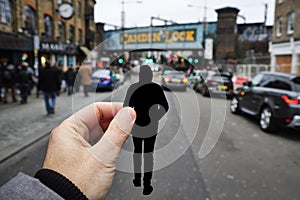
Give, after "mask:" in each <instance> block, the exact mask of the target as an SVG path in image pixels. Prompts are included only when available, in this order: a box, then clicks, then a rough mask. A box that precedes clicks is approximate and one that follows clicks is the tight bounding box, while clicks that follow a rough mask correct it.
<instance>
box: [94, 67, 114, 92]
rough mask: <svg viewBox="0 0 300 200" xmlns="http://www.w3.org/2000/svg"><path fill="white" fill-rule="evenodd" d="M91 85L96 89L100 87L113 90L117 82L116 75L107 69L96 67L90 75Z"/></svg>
mask: <svg viewBox="0 0 300 200" xmlns="http://www.w3.org/2000/svg"><path fill="white" fill-rule="evenodd" d="M91 79H92V81H91V87H92V88H93V89H94V90H95V91H98V90H100V89H108V90H111V91H112V90H113V89H114V88H115V86H116V84H117V82H118V79H117V76H116V74H115V73H114V72H112V71H111V70H109V69H98V70H96V71H94V72H93V74H92V76H91Z"/></svg>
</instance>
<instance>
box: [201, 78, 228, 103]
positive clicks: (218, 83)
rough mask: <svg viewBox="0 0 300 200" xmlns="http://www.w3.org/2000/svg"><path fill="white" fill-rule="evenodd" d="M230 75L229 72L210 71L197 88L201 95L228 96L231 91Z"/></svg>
mask: <svg viewBox="0 0 300 200" xmlns="http://www.w3.org/2000/svg"><path fill="white" fill-rule="evenodd" d="M231 78H232V75H231V74H229V73H211V74H208V76H207V77H206V78H205V79H204V80H203V81H202V83H201V84H199V86H197V87H198V88H197V89H198V90H199V91H200V92H201V93H202V95H203V96H210V95H214V94H225V95H226V97H227V98H230V97H231V95H232V93H233V82H232V80H231Z"/></svg>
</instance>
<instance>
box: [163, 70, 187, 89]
mask: <svg viewBox="0 0 300 200" xmlns="http://www.w3.org/2000/svg"><path fill="white" fill-rule="evenodd" d="M188 81H189V80H188V78H187V77H186V76H185V74H184V73H183V72H181V71H175V70H164V71H163V74H162V81H161V82H162V87H163V88H164V89H167V90H170V89H172V90H182V91H186V88H187V84H188Z"/></svg>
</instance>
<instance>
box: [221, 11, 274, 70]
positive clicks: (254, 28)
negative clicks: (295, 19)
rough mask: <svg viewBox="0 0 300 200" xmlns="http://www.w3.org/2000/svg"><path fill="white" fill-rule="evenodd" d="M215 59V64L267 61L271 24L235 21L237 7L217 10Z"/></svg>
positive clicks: (268, 60) (262, 62)
mask: <svg viewBox="0 0 300 200" xmlns="http://www.w3.org/2000/svg"><path fill="white" fill-rule="evenodd" d="M216 12H217V13H218V22H217V33H216V38H217V39H216V51H215V58H216V62H217V63H218V64H225V63H231V64H236V63H238V64H269V63H270V55H269V52H268V48H269V42H270V41H271V40H272V29H273V27H272V26H266V24H265V22H257V23H243V24H237V23H236V20H237V17H238V16H239V15H238V13H239V9H237V8H232V7H225V8H221V9H217V10H216Z"/></svg>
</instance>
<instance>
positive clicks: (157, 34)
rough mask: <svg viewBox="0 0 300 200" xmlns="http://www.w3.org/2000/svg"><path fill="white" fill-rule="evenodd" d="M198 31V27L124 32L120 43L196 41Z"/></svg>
mask: <svg viewBox="0 0 300 200" xmlns="http://www.w3.org/2000/svg"><path fill="white" fill-rule="evenodd" d="M196 33H197V32H196V29H188V30H174V31H172V30H161V31H153V32H152V31H149V32H138V33H132V32H131V33H123V34H121V35H120V43H121V44H125V45H126V44H137V43H176V42H195V41H196Z"/></svg>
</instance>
